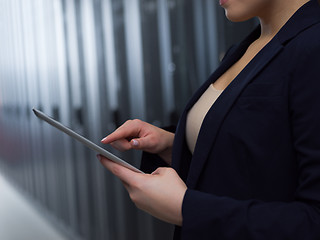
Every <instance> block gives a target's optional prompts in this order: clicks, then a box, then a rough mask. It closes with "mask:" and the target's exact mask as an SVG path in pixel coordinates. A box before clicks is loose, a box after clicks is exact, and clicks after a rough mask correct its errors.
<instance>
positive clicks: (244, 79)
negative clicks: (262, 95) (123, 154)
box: [173, 0, 320, 188]
mask: <svg viewBox="0 0 320 240" xmlns="http://www.w3.org/2000/svg"><path fill="white" fill-rule="evenodd" d="M319 13H320V8H319V4H318V2H317V0H311V1H310V2H308V3H306V4H305V5H304V6H303V7H301V8H300V9H299V10H298V11H297V12H296V13H295V14H294V15H293V16H292V17H291V18H290V19H289V21H288V22H287V23H286V24H285V26H284V27H283V28H282V29H281V30H280V31H279V32H278V34H277V35H276V36H275V37H274V38H273V39H272V40H271V41H270V42H269V43H268V44H267V45H266V46H265V47H264V48H263V49H262V50H261V51H260V52H259V53H258V54H257V55H256V57H255V58H254V59H253V60H252V61H251V62H250V63H249V64H248V65H247V66H246V67H245V68H244V69H243V71H242V72H241V73H240V74H239V75H238V76H237V77H236V78H235V79H234V80H233V81H232V82H231V83H230V84H229V86H228V87H227V88H226V89H225V90H224V91H223V93H222V94H221V95H220V97H219V98H218V99H217V100H216V102H215V103H214V105H213V106H212V107H211V109H210V110H209V112H208V113H207V115H206V117H205V119H204V121H203V124H202V127H201V129H200V132H199V136H198V141H197V144H196V147H195V151H194V154H193V159H194V160H193V159H192V161H191V165H190V171H189V174H188V177H187V180H186V182H187V185H188V187H189V188H195V187H196V184H197V181H198V179H199V176H200V175H201V172H202V170H203V168H204V166H205V163H206V161H207V158H208V156H209V155H210V151H211V149H212V146H213V145H214V142H215V140H216V136H217V135H218V133H219V129H220V126H221V124H222V122H223V120H224V119H225V117H226V116H227V114H228V112H229V111H230V109H231V107H232V105H233V103H234V102H235V101H236V100H237V98H238V96H239V95H240V93H241V92H242V90H243V89H244V88H245V87H246V86H247V84H248V83H250V82H251V81H252V80H253V79H254V77H255V76H256V75H257V74H258V73H259V72H260V71H261V70H262V69H263V68H264V67H265V66H266V65H267V64H268V63H269V62H270V61H272V59H273V58H274V57H275V56H276V55H277V54H278V53H279V52H280V51H281V50H282V49H283V46H284V45H285V44H286V43H288V42H289V41H290V39H292V38H294V37H295V36H296V35H297V34H299V33H300V32H301V31H303V30H304V29H306V28H308V27H310V26H312V25H313V24H315V23H317V22H319V21H320V16H319V15H320V14H319ZM259 35H260V27H257V28H256V29H255V30H254V31H253V32H252V33H251V34H250V35H249V36H248V37H247V38H246V39H245V40H244V41H243V42H241V43H240V44H239V46H238V47H236V49H235V50H234V51H233V52H232V53H230V55H228V56H227V57H226V59H225V60H224V61H223V62H222V63H221V65H220V67H219V68H218V69H217V70H216V71H215V72H214V73H213V74H212V75H211V76H210V77H209V79H208V80H207V81H206V82H205V83H204V84H203V86H202V87H200V89H199V90H198V91H197V92H196V93H195V95H194V96H193V97H192V98H191V100H190V101H189V103H188V104H187V107H186V109H185V111H184V112H183V114H182V116H181V119H180V122H179V125H178V128H177V132H176V138H175V143H174V144H175V147H174V150H173V167H174V168H175V169H176V170H177V171H178V172H179V170H180V167H181V165H180V164H181V161H184V159H182V156H184V154H183V152H182V151H186V150H187V149H186V144H185V128H186V117H187V113H188V110H189V109H190V108H191V107H192V106H193V105H194V104H195V102H196V101H197V100H198V99H199V98H200V96H201V95H202V94H203V92H204V91H205V90H206V89H207V88H208V87H209V86H210V84H211V83H213V82H214V81H215V80H217V79H218V78H219V77H220V76H221V75H222V74H223V73H224V72H225V71H226V70H227V69H228V68H230V67H231V66H232V65H233V64H234V63H235V62H236V61H238V60H239V58H240V57H241V56H242V55H243V54H244V52H245V51H246V49H247V48H248V46H249V45H250V44H251V43H252V42H253V41H254V40H255V39H257V38H258V37H259Z"/></svg>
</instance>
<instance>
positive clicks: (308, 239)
mask: <svg viewBox="0 0 320 240" xmlns="http://www.w3.org/2000/svg"><path fill="white" fill-rule="evenodd" d="M294 57H295V59H299V61H297V60H296V64H295V65H294V66H292V69H293V70H291V76H290V77H289V79H290V80H289V82H288V98H289V112H290V122H289V123H288V124H290V126H291V128H292V140H293V145H294V148H295V152H296V159H293V161H297V167H298V172H299V179H297V188H296V192H295V196H294V201H292V202H277V201H274V202H272V201H271V202H263V201H259V200H254V199H251V200H236V199H233V198H229V197H221V196H216V195H214V194H209V193H204V192H200V191H197V190H192V189H188V190H187V192H186V194H185V197H184V200H183V206H182V214H183V226H182V232H181V234H182V239H190V240H191V239H220V240H221V239H230V240H231V239H238V240H239V239H241V240H242V239H243V240H250V239H255V240H257V239H259V240H270V239H290V240H298V239H299V240H301V239H304V240H319V239H320V74H319V67H320V46H319V44H314V47H311V49H310V48H309V50H304V52H303V54H302V53H301V54H300V56H294ZM286 64H287V63H286ZM288 64H289V63H288ZM261 187H263V186H261ZM195 219H196V220H195Z"/></svg>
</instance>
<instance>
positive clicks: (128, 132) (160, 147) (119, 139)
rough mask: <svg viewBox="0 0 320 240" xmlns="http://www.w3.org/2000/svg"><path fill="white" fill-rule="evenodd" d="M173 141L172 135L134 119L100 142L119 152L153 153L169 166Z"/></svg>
mask: <svg viewBox="0 0 320 240" xmlns="http://www.w3.org/2000/svg"><path fill="white" fill-rule="evenodd" d="M173 139H174V134H173V133H171V132H168V131H165V130H163V129H161V128H158V127H156V126H153V125H151V124H149V123H146V122H143V121H141V120H137V119H136V120H128V121H126V122H125V123H124V124H123V125H121V126H120V127H119V128H118V129H117V130H115V131H114V132H113V133H111V134H110V135H108V136H107V137H105V138H104V139H102V140H101V142H102V143H104V144H111V146H112V147H114V148H116V149H118V150H120V151H126V150H129V149H139V150H143V151H146V152H150V153H155V154H158V155H159V156H160V157H162V158H163V160H165V161H166V162H167V163H168V164H169V165H171V149H172V145H173Z"/></svg>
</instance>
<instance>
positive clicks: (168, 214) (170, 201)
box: [98, 155, 187, 226]
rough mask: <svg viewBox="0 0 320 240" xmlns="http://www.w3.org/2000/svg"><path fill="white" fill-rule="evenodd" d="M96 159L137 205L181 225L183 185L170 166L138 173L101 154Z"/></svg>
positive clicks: (167, 220)
mask: <svg viewBox="0 0 320 240" xmlns="http://www.w3.org/2000/svg"><path fill="white" fill-rule="evenodd" d="M98 158H99V160H100V162H101V164H102V165H103V166H104V167H106V168H107V169H109V170H110V171H111V172H112V173H113V174H114V175H115V176H117V177H118V178H119V179H120V180H121V181H122V183H123V185H124V187H125V188H126V189H127V191H128V193H129V196H130V198H131V200H132V201H133V202H134V203H135V205H136V206H137V207H138V208H140V209H141V210H143V211H145V212H148V213H149V214H151V215H152V216H154V217H156V218H159V219H161V220H163V221H165V222H168V223H172V224H175V225H178V226H182V201H183V198H184V194H185V192H186V190H187V186H186V185H185V183H184V182H183V181H182V179H181V178H180V177H179V175H178V174H177V173H176V171H175V170H174V169H173V168H158V169H157V170H156V171H154V172H153V173H152V174H142V173H136V172H134V171H131V170H130V169H128V168H126V167H123V166H121V165H119V164H117V163H114V162H112V161H110V160H108V159H107V158H105V157H103V156H101V155H98Z"/></svg>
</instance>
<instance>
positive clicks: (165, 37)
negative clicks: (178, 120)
mask: <svg viewBox="0 0 320 240" xmlns="http://www.w3.org/2000/svg"><path fill="white" fill-rule="evenodd" d="M157 4H158V6H157V7H158V35H159V45H160V51H159V52H160V61H161V62H160V67H161V79H162V82H163V91H162V94H163V96H162V99H163V108H164V109H165V117H166V118H165V119H164V124H165V125H169V124H170V123H171V116H172V114H173V113H174V108H175V106H174V91H173V72H174V71H175V68H176V66H175V64H174V63H173V60H172V46H171V29H170V15H169V8H168V2H167V0H157Z"/></svg>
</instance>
